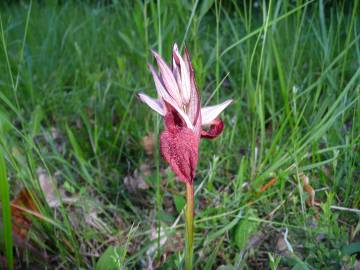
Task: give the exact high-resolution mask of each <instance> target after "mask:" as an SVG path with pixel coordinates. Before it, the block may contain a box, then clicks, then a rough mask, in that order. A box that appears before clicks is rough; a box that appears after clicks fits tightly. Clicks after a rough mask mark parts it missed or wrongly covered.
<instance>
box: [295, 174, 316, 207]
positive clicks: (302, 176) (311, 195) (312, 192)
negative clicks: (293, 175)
mask: <svg viewBox="0 0 360 270" xmlns="http://www.w3.org/2000/svg"><path fill="white" fill-rule="evenodd" d="M299 177H300V179H301V180H302V182H303V188H304V190H305V192H306V193H307V194H308V196H309V198H308V199H307V200H306V203H307V205H308V206H309V207H312V206H317V205H319V203H318V202H316V201H315V190H314V189H313V187H312V186H311V185H310V181H309V177H307V176H306V175H305V174H304V173H300V174H299Z"/></svg>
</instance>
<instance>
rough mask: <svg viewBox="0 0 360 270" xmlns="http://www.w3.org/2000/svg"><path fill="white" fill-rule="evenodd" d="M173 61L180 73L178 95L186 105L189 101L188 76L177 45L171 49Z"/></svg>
mask: <svg viewBox="0 0 360 270" xmlns="http://www.w3.org/2000/svg"><path fill="white" fill-rule="evenodd" d="M173 59H174V60H175V63H176V64H177V65H178V66H180V73H181V82H180V85H179V87H180V94H181V97H182V99H183V103H184V104H188V103H189V101H190V74H189V70H188V68H187V66H186V64H185V62H184V60H183V59H182V57H181V55H180V54H179V50H178V47H177V44H176V43H175V44H174V49H173Z"/></svg>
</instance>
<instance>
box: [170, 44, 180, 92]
mask: <svg viewBox="0 0 360 270" xmlns="http://www.w3.org/2000/svg"><path fill="white" fill-rule="evenodd" d="M176 49H177V44H176V43H175V44H174V46H173V54H172V72H173V74H174V77H175V80H176V81H177V82H178V86H179V85H180V84H179V81H178V80H179V79H180V70H179V67H178V64H177V63H176V61H175V57H174V51H175V50H176Z"/></svg>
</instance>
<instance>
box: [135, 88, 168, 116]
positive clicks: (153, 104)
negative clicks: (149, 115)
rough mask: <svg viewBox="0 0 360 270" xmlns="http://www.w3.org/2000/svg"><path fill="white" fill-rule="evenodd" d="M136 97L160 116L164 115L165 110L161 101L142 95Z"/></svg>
mask: <svg viewBox="0 0 360 270" xmlns="http://www.w3.org/2000/svg"><path fill="white" fill-rule="evenodd" d="M137 96H138V97H139V98H140V100H141V101H142V102H144V103H146V104H147V105H148V106H149V107H150V108H151V109H153V110H154V111H156V112H157V113H159V114H160V115H162V116H164V115H165V108H164V106H163V102H162V101H161V99H155V98H152V97H149V96H148V95H146V94H144V93H138V94H137Z"/></svg>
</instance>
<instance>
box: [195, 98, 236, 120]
mask: <svg viewBox="0 0 360 270" xmlns="http://www.w3.org/2000/svg"><path fill="white" fill-rule="evenodd" d="M231 102H232V99H228V100H226V101H224V102H223V103H220V104H218V105H214V106H208V107H205V108H202V109H201V119H202V122H201V124H202V125H210V124H212V121H213V120H215V119H216V118H217V117H218V116H219V114H220V113H221V112H222V111H223V110H225V108H226V107H227V106H229V105H230V104H231Z"/></svg>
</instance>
